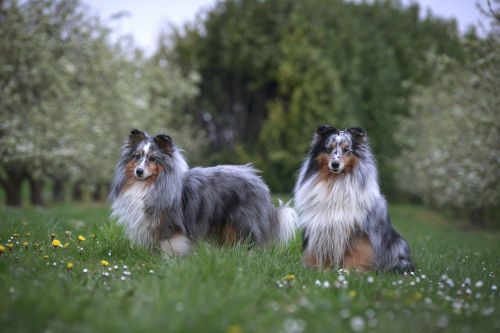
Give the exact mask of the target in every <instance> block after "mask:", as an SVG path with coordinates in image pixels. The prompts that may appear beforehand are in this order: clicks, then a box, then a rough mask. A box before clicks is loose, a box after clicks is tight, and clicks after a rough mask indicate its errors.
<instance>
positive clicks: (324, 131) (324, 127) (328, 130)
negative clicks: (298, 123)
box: [316, 125, 339, 138]
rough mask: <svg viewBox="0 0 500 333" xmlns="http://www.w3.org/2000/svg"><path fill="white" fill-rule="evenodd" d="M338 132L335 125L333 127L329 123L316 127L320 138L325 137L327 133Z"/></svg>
mask: <svg viewBox="0 0 500 333" xmlns="http://www.w3.org/2000/svg"><path fill="white" fill-rule="evenodd" d="M338 132H339V131H338V130H337V129H336V128H335V127H332V126H329V125H321V126H318V128H317V129H316V135H317V136H318V137H319V138H324V137H325V136H327V135H331V134H334V133H338Z"/></svg>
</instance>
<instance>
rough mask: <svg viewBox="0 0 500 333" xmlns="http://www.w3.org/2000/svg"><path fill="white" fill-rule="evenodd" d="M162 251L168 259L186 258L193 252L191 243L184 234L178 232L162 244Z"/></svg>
mask: <svg viewBox="0 0 500 333" xmlns="http://www.w3.org/2000/svg"><path fill="white" fill-rule="evenodd" d="M160 249H161V250H162V251H163V252H164V254H165V255H164V257H166V258H170V257H173V256H174V255H177V256H186V255H188V254H189V253H190V252H191V241H190V240H189V239H188V238H187V237H186V236H185V235H184V234H182V233H180V232H176V233H174V234H173V235H172V236H170V237H169V238H167V239H165V240H163V241H161V242H160Z"/></svg>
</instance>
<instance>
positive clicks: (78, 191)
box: [71, 183, 83, 201]
mask: <svg viewBox="0 0 500 333" xmlns="http://www.w3.org/2000/svg"><path fill="white" fill-rule="evenodd" d="M71 198H72V199H73V200H74V201H82V199H83V190H82V184H81V183H74V184H73V192H72V193H71Z"/></svg>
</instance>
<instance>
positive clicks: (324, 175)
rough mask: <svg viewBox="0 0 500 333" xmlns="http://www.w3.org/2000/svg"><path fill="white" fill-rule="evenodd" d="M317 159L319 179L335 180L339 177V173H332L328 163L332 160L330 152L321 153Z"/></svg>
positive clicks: (322, 180) (324, 180)
mask: <svg viewBox="0 0 500 333" xmlns="http://www.w3.org/2000/svg"><path fill="white" fill-rule="evenodd" d="M316 160H317V161H318V163H319V171H318V175H319V177H318V181H320V182H331V181H335V179H336V178H337V177H338V174H335V173H332V171H331V170H330V168H329V167H328V163H329V162H330V154H327V153H320V154H319V155H318V157H316Z"/></svg>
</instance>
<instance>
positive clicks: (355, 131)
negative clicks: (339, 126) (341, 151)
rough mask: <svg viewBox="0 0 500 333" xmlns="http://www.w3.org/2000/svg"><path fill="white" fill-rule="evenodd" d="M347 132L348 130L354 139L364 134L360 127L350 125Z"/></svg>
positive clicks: (362, 136) (360, 137)
mask: <svg viewBox="0 0 500 333" xmlns="http://www.w3.org/2000/svg"><path fill="white" fill-rule="evenodd" d="M347 132H349V133H350V134H351V135H352V137H353V138H355V139H362V138H364V137H365V136H366V132H365V130H364V129H362V128H361V127H350V128H348V129H347Z"/></svg>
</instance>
